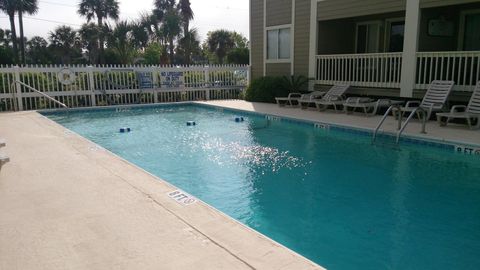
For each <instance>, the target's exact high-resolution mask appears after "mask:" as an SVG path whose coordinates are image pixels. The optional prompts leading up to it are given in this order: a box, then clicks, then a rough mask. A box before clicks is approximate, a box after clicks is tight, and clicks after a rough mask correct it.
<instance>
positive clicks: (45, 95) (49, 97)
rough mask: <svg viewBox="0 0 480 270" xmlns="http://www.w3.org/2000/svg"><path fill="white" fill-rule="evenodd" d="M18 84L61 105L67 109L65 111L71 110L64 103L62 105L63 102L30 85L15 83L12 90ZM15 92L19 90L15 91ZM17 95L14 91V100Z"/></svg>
mask: <svg viewBox="0 0 480 270" xmlns="http://www.w3.org/2000/svg"><path fill="white" fill-rule="evenodd" d="M18 84H20V85H22V86H24V87H26V88H27V89H28V90H30V91H33V92H35V93H38V94H40V95H41V96H43V97H45V98H46V99H48V100H50V101H53V102H54V103H56V104H58V105H60V106H61V107H63V108H65V109H69V108H68V106H67V105H65V104H64V103H62V102H60V101H58V100H56V99H54V98H53V97H51V96H49V95H47V94H45V93H43V92H42V91H39V90H37V89H35V88H33V87H31V86H30V85H28V84H26V83H24V82H21V81H14V82H13V83H12V88H14V85H15V88H16V87H17V86H18ZM15 90H17V89H15ZM16 93H17V91H13V98H14V99H16ZM15 107H16V105H15ZM15 110H16V111H17V108H15Z"/></svg>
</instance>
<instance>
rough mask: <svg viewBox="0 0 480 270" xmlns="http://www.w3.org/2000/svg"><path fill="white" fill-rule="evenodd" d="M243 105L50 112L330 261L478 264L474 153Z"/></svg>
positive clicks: (338, 265)
mask: <svg viewBox="0 0 480 270" xmlns="http://www.w3.org/2000/svg"><path fill="white" fill-rule="evenodd" d="M239 114H240V113H238V112H235V113H234V112H230V111H228V110H224V111H219V110H216V109H214V108H209V107H202V106H197V105H175V106H156V107H138V108H130V109H125V110H119V111H117V110H115V109H113V110H111V109H109V110H83V111H75V112H70V113H68V114H64V113H61V112H58V113H47V114H46V116H48V117H49V118H51V119H53V120H55V121H57V122H58V123H60V124H62V125H63V126H65V127H67V128H69V129H71V130H72V131H74V132H77V133H79V134H80V135H82V136H84V137H86V138H88V139H90V140H92V141H93V142H95V143H97V144H99V145H101V146H102V147H104V148H106V149H108V150H110V151H112V152H113V153H115V154H118V155H119V156H121V157H123V158H125V159H127V160H128V161H130V162H132V163H134V164H136V165H138V166H140V167H142V168H144V169H145V170H147V171H149V172H151V173H153V174H155V175H157V176H159V177H160V178H162V179H165V180H166V181H168V182H170V183H172V184H173V185H175V186H177V187H179V188H181V189H183V190H185V191H186V192H188V193H190V194H192V195H194V196H196V197H198V198H200V199H201V200H203V201H205V202H207V203H209V204H210V205H212V206H214V207H215V208H217V209H219V210H220V211H222V212H224V213H226V214H228V215H230V216H231V217H233V218H235V219H237V220H239V221H240V222H242V223H244V224H246V225H248V226H250V227H252V228H254V229H256V230H257V231H259V232H261V233H263V234H265V235H267V236H269V237H270V238H272V239H274V240H276V241H278V242H280V243H282V244H284V245H285V246H287V247H289V248H291V249H293V250H295V251H296V252H298V253H300V254H302V255H304V256H305V257H307V258H309V259H311V260H313V261H315V262H317V263H318V264H320V265H322V266H324V267H326V268H328V269H398V268H403V269H476V268H478V266H479V265H480V258H479V257H480V256H478V254H480V230H479V228H480V161H479V159H478V158H475V157H472V156H465V155H460V154H454V153H453V151H451V150H452V149H450V150H448V149H441V148H440V147H429V146H421V145H404V146H402V147H401V148H399V149H395V148H391V147H383V146H372V145H371V144H370V137H369V136H363V135H361V134H353V133H349V132H345V131H340V130H336V129H322V128H314V127H313V125H311V124H308V125H307V124H303V123H295V122H291V121H276V120H277V119H271V120H267V119H266V117H265V116H262V115H252V114H244V115H243V117H244V119H245V121H244V122H235V121H234V118H235V116H236V115H239ZM240 115H241V114H240ZM187 121H195V122H196V125H195V126H189V127H187V126H186V122H187ZM120 127H129V128H131V132H129V133H128V132H127V133H120V132H119V128H120Z"/></svg>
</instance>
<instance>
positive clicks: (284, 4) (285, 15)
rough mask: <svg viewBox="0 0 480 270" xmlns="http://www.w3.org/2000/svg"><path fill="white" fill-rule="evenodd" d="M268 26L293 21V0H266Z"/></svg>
mask: <svg viewBox="0 0 480 270" xmlns="http://www.w3.org/2000/svg"><path fill="white" fill-rule="evenodd" d="M266 1H267V3H266V4H267V21H266V24H267V27H268V26H275V25H282V24H290V23H292V0H266Z"/></svg>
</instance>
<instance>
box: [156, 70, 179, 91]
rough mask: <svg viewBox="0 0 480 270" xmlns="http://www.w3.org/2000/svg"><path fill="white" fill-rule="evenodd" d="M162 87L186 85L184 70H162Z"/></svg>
mask: <svg viewBox="0 0 480 270" xmlns="http://www.w3.org/2000/svg"><path fill="white" fill-rule="evenodd" d="M160 80H161V83H162V88H182V87H183V85H184V76H183V71H162V72H160Z"/></svg>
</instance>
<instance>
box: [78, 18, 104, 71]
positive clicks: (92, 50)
mask: <svg viewBox="0 0 480 270" xmlns="http://www.w3.org/2000/svg"><path fill="white" fill-rule="evenodd" d="M78 34H79V35H80V41H81V43H82V47H83V48H84V49H86V51H87V56H88V61H89V62H90V63H98V58H99V50H100V48H99V47H100V46H99V42H98V40H99V39H100V35H101V29H100V28H99V27H98V26H97V25H96V24H94V23H86V24H83V25H82V27H81V28H80V30H79V31H78Z"/></svg>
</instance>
